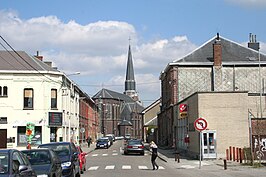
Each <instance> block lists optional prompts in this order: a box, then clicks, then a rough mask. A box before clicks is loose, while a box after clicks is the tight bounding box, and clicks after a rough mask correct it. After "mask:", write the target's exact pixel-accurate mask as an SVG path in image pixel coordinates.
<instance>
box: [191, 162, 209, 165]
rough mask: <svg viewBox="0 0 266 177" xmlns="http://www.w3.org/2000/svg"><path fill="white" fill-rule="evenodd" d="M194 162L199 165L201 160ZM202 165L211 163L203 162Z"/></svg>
mask: <svg viewBox="0 0 266 177" xmlns="http://www.w3.org/2000/svg"><path fill="white" fill-rule="evenodd" d="M194 164H197V165H199V161H197V162H194ZM201 165H206V166H207V165H210V164H208V163H207V162H201Z"/></svg>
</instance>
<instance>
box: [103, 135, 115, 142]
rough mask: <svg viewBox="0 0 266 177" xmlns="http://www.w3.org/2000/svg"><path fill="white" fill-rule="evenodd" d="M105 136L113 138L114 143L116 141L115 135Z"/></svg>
mask: <svg viewBox="0 0 266 177" xmlns="http://www.w3.org/2000/svg"><path fill="white" fill-rule="evenodd" d="M105 136H107V137H112V139H113V142H114V141H115V135H114V134H107V135H105Z"/></svg>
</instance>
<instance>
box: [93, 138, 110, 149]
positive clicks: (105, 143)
mask: <svg viewBox="0 0 266 177" xmlns="http://www.w3.org/2000/svg"><path fill="white" fill-rule="evenodd" d="M109 147H110V140H109V138H99V139H98V140H97V141H96V149H99V148H106V149H108V148H109Z"/></svg>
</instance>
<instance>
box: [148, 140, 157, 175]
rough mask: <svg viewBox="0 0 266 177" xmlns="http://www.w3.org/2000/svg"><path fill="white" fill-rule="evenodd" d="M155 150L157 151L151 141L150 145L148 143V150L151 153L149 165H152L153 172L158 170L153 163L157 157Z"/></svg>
mask: <svg viewBox="0 0 266 177" xmlns="http://www.w3.org/2000/svg"><path fill="white" fill-rule="evenodd" d="M157 149H158V147H157V145H156V144H155V143H154V142H153V141H151V143H150V150H151V152H152V153H151V164H152V167H153V170H155V169H156V170H158V168H159V166H158V165H157V163H156V162H155V160H156V158H157V156H158V154H157ZM155 167H156V168H155Z"/></svg>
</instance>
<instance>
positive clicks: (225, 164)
mask: <svg viewBox="0 0 266 177" xmlns="http://www.w3.org/2000/svg"><path fill="white" fill-rule="evenodd" d="M224 169H225V170H226V169H227V163H226V159H224Z"/></svg>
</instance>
